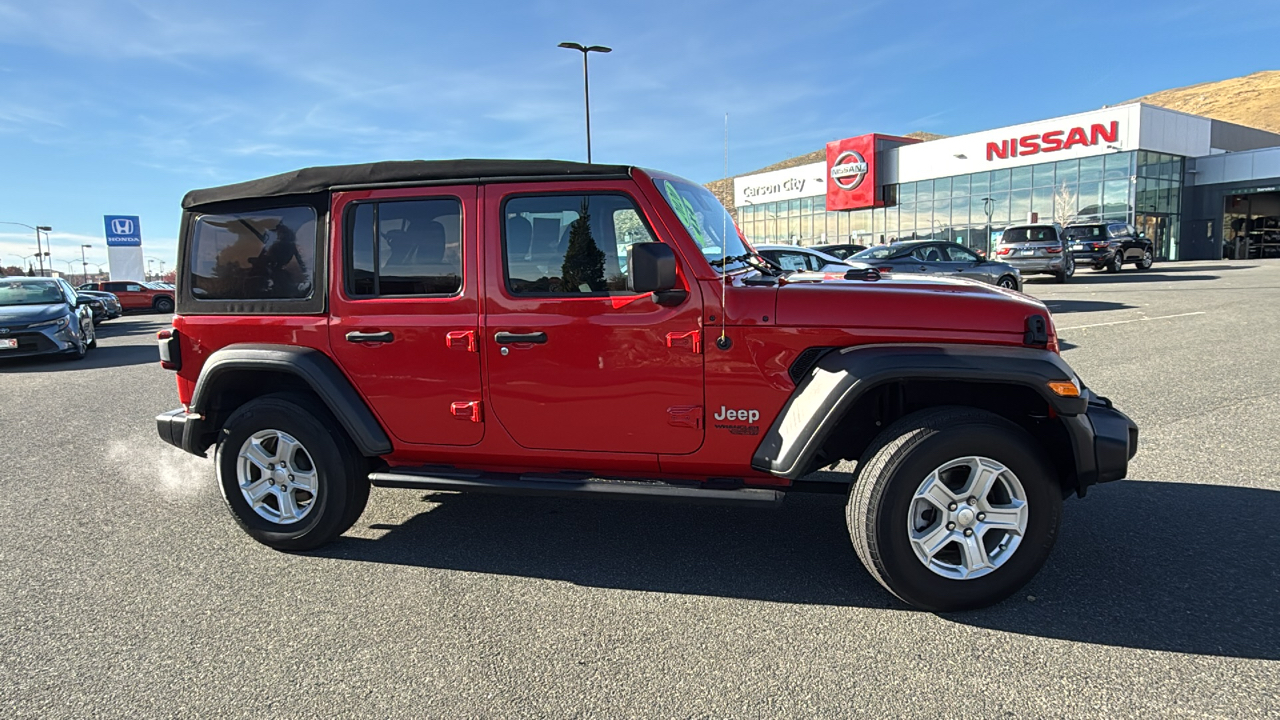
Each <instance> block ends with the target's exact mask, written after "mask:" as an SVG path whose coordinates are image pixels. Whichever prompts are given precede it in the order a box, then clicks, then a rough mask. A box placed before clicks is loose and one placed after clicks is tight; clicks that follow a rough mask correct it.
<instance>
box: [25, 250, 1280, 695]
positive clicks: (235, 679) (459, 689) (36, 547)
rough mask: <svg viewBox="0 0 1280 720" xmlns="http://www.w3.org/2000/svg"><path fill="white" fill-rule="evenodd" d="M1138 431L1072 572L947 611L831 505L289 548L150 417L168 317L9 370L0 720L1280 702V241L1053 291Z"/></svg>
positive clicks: (442, 514)
mask: <svg viewBox="0 0 1280 720" xmlns="http://www.w3.org/2000/svg"><path fill="white" fill-rule="evenodd" d="M1026 290H1027V292H1028V293H1030V294H1032V295H1035V296H1037V297H1040V298H1042V299H1043V300H1045V301H1046V303H1047V304H1048V305H1049V307H1050V308H1051V309H1052V310H1053V311H1054V313H1055V322H1056V324H1057V327H1058V328H1059V332H1060V334H1061V337H1062V339H1063V341H1064V348H1065V351H1064V354H1065V356H1066V358H1067V360H1068V361H1069V362H1070V363H1071V364H1072V365H1073V367H1075V369H1076V370H1077V371H1078V372H1079V373H1080V374H1081V376H1082V377H1083V378H1084V379H1085V381H1086V382H1087V383H1088V384H1089V385H1090V386H1092V387H1093V388H1094V389H1095V390H1097V391H1098V392H1099V393H1101V394H1103V395H1106V396H1109V397H1111V398H1112V399H1113V400H1115V402H1116V403H1117V405H1118V406H1119V407H1120V408H1122V409H1123V410H1125V411H1126V412H1127V413H1129V414H1130V415H1131V416H1132V417H1133V418H1134V419H1135V420H1136V421H1137V422H1138V424H1139V426H1140V427H1141V428H1142V433H1143V434H1142V446H1141V450H1140V452H1139V454H1138V457H1137V458H1136V459H1135V461H1134V462H1133V463H1132V465H1131V466H1130V476H1131V478H1132V479H1131V480H1127V481H1122V482H1117V483H1112V484H1109V485H1104V486H1100V487H1097V488H1095V489H1094V490H1092V491H1091V492H1090V493H1089V496H1088V497H1087V498H1085V499H1083V500H1071V501H1068V502H1067V503H1066V506H1065V508H1064V518H1063V528H1062V532H1061V535H1060V537H1059V539H1058V544H1057V546H1056V548H1055V550H1054V553H1053V555H1052V556H1051V557H1050V559H1049V563H1048V565H1047V566H1046V567H1045V569H1044V570H1043V571H1042V572H1041V573H1040V575H1039V576H1038V577H1037V578H1036V579H1035V580H1034V581H1033V582H1032V583H1031V584H1030V585H1029V586H1028V587H1027V588H1025V590H1024V591H1023V592H1021V593H1019V594H1018V595H1016V596H1015V597H1014V598H1013V599H1011V600H1009V601H1007V602H1005V603H1003V604H1001V605H999V606H997V607H995V608H992V609H989V610H985V611H980V612H973V613H965V614H957V615H935V614H929V613H923V612H917V611H914V610H910V609H908V608H906V607H905V606H904V605H902V604H901V603H898V602H896V601H895V600H893V599H891V598H890V596H888V595H887V594H886V593H885V592H884V591H883V590H882V589H881V588H880V587H879V586H878V585H877V584H876V583H875V582H874V581H873V580H872V579H871V577H870V576H869V575H868V574H867V573H866V572H865V571H864V570H863V569H862V566H861V565H860V564H859V562H858V560H857V558H856V556H855V555H854V552H853V550H852V548H851V547H850V543H849V538H848V535H847V533H846V531H845V528H844V520H843V513H842V507H841V500H840V499H839V498H833V497H794V498H789V499H788V501H787V502H786V503H785V504H784V505H783V507H782V508H781V509H779V510H759V509H743V508H721V507H701V506H698V507H694V506H682V505H666V504H649V503H624V502H617V501H587V500H530V499H527V498H503V497H492V496H490V497H486V496H463V495H448V494H434V495H433V494H428V493H422V492H412V491H402V490H380V489H376V488H375V489H374V490H373V493H372V496H371V499H370V503H369V509H368V510H367V511H366V512H365V514H364V516H363V517H362V518H361V520H360V521H359V523H357V525H356V527H355V528H353V530H352V531H351V532H349V533H348V534H347V535H346V536H345V537H344V538H343V539H342V540H340V541H339V542H337V543H335V544H333V545H331V546H329V547H327V548H324V549H323V550H321V551H319V552H316V553H309V554H303V555H287V554H282V553H277V552H274V551H271V550H269V549H267V548H265V547H262V546H260V545H257V544H256V543H254V542H253V541H251V540H250V539H249V538H248V537H247V536H246V535H244V534H243V533H242V532H241V531H240V530H239V528H238V527H237V526H236V525H235V523H234V522H233V521H232V519H231V517H230V515H229V513H228V512H227V511H226V509H225V508H224V506H223V504H222V500H221V498H220V497H219V494H218V491H217V489H216V487H215V485H214V482H213V475H212V472H213V471H212V464H211V463H210V462H209V461H206V460H200V459H197V458H194V457H190V456H186V455H183V454H182V453H180V452H179V451H177V450H175V449H173V448H170V447H169V446H167V445H164V444H163V443H162V442H161V441H160V440H159V439H158V438H157V437H156V432H155V425H154V422H153V420H152V417H153V416H154V415H155V414H156V413H158V412H161V411H165V410H169V409H171V408H173V407H175V406H176V404H177V401H176V393H175V391H174V387H173V379H172V375H171V374H170V373H168V372H166V371H164V370H162V369H160V367H159V365H158V364H157V363H156V362H155V358H156V351H155V349H154V339H153V338H154V331H155V330H156V329H158V328H159V327H162V326H163V325H164V324H165V322H166V319H165V318H161V317H159V316H154V315H140V316H129V317H126V318H123V319H121V320H117V321H114V322H111V323H108V324H106V325H104V326H103V327H102V328H101V329H100V336H99V337H100V341H99V342H100V347H99V348H98V349H97V350H96V351H94V352H93V353H91V355H90V356H89V358H88V359H87V360H85V361H83V362H80V363H74V362H45V361H42V362H30V361H28V362H13V361H10V362H7V363H4V364H3V365H0V488H2V489H3V492H0V698H2V700H0V715H3V716H5V717H41V718H44V717H62V716H67V717H83V716H90V715H94V716H106V717H122V716H215V715H216V716H223V717H240V716H244V717H321V716H323V717H330V716H382V717H414V716H451V717H452V716H471V717H474V716H664V717H669V716H674V717H694V716H699V717H727V716H734V717H753V716H782V717H812V716H834V715H842V716H843V715H848V716H862V717H885V716H918V717H968V718H984V717H994V716H1012V717H1065V716H1116V715H1126V716H1144V717H1149V716H1184V715H1185V716H1230V717H1254V716H1257V717H1262V716H1268V715H1271V716H1274V715H1276V714H1278V713H1280V602H1278V600H1280V562H1277V555H1278V554H1280V470H1277V467H1278V466H1280V422H1278V421H1277V420H1276V418H1278V417H1280V261H1247V262H1246V261H1222V262H1210V263H1165V264H1158V265H1157V266H1156V267H1155V268H1153V269H1152V270H1151V271H1148V272H1140V271H1136V270H1132V269H1128V268H1126V269H1125V271H1124V272H1122V273H1121V274H1119V275H1110V274H1103V273H1092V272H1089V271H1083V272H1081V273H1080V274H1079V275H1078V276H1077V277H1076V278H1075V280H1074V281H1073V282H1071V283H1069V284H1067V285H1055V284H1052V283H1051V282H1050V281H1049V280H1048V279H1047V278H1046V279H1043V280H1041V279H1034V278H1033V279H1030V280H1029V281H1028V282H1027V286H1026Z"/></svg>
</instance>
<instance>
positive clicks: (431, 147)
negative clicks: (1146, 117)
mask: <svg viewBox="0 0 1280 720" xmlns="http://www.w3.org/2000/svg"><path fill="white" fill-rule="evenodd" d="M1276 37H1280V9H1278V8H1277V5H1276V0H1262V1H1255V0H1238V1H1237V2H1234V3H1231V4H1230V6H1229V7H1228V6H1227V5H1224V4H1222V3H1211V2H1178V1H1177V0H1160V1H1148V0H1138V1H1134V2H1117V1H1116V0H1109V1H1107V2H1092V1H1091V0H1080V1H1078V2H1074V3H1061V2H1054V3H1040V2H1033V1H1029V0H1021V1H1018V0H1015V1H1011V2H963V1H960V0H953V1H951V2H936V3H934V2H915V3H907V2H904V1H903V0H898V1H897V2H863V1H861V0H836V1H834V2H809V1H807V0H790V1H788V2H781V3H780V2H770V3H765V2H750V1H747V0H737V1H735V2H691V1H690V0H684V1H682V2H666V1H665V0H646V2H630V3H617V2H602V1H601V0H595V1H594V2H577V1H576V0H555V1H550V2H545V1H542V0H526V1H524V2H486V1H485V0H473V1H472V2H462V3H447V4H446V3H442V2H438V1H425V2H424V1H422V0H418V1H416V2H394V1H390V0H386V1H383V0H364V2H358V3H357V2H350V1H348V2H333V1H330V0H309V1H308V2H293V1H291V0H271V1H270V2H266V1H264V0H257V1H256V2H242V1H240V0H222V1H219V0H212V1H210V0H205V1H203V2H185V1H184V0H163V1H155V2H153V1H152V0H132V1H130V0H119V1H114V2H110V1H107V0H79V1H75V0H70V1H69V0H22V1H21V2H16V1H14V0H0V190H2V191H0V222H11V223H22V224H26V225H50V226H52V227H53V232H52V236H51V240H52V250H51V252H52V254H53V267H54V268H55V269H57V270H61V271H67V270H70V271H71V272H73V273H79V272H80V265H79V258H80V249H81V248H80V245H82V244H86V243H87V244H90V245H92V247H91V248H89V249H88V250H86V255H87V257H88V259H89V260H90V262H98V263H105V261H106V256H107V253H106V247H105V240H104V232H103V220H102V216H103V215H108V214H121V215H139V216H140V217H141V226H142V234H143V250H144V253H145V254H146V255H147V256H148V257H152V258H154V259H155V260H154V262H160V261H163V262H164V265H165V267H166V268H171V267H172V266H173V262H174V257H175V246H176V240H175V238H176V237H177V234H178V223H179V220H180V216H181V205H180V203H181V200H182V196H183V195H184V194H185V193H186V192H187V191H188V190H190V189H193V188H199V187H209V186H214V185H222V184H226V183H232V182H240V181H243V180H249V179H252V178H256V177H262V176H265V175H271V174H275V173H279V172H285V171H288V170H293V169H297V168H300V167H307V166H313V165H330V164H342V163H357V162H371V161H376V160H389V159H436V158H462V157H497V158H557V159H566V160H584V159H585V156H586V151H585V131H584V122H583V98H582V56H581V54H579V53H577V52H574V51H570V50H565V49H562V48H558V47H556V46H557V44H558V43H560V42H563V41H574V42H580V43H583V44H588V45H593V44H594V45H607V46H610V47H612V48H613V52H612V53H610V54H608V55H601V54H593V55H591V56H590V57H591V66H590V68H591V73H590V78H591V121H592V122H591V130H592V155H593V159H594V160H595V161H596V162H604V163H622V164H636V165H643V166H647V167H654V168H660V169H662V170H667V171H671V172H674V173H677V174H680V175H683V176H685V177H688V178H690V179H693V180H696V181H698V182H708V181H710V180H714V179H717V178H720V177H723V176H724V175H725V169H724V164H725V157H724V137H725V115H726V114H728V137H729V172H728V174H729V175H731V176H732V175H737V174H742V173H745V172H749V171H751V170H755V169H758V168H760V167H763V166H765V165H768V164H771V163H774V162H778V161H780V160H784V159H786V158H789V157H792V156H795V155H799V154H802V153H805V152H810V151H813V150H817V149H820V148H821V147H822V146H823V145H824V144H825V143H826V142H828V141H830V140H835V139H839V138H843V137H851V136H854V135H861V134H863V133H867V132H884V133H897V134H902V133H907V132H912V131H916V130H923V131H928V132H935V133H941V134H945V135H958V134H963V133H967V132H974V131H979V130H986V129H991V128H996V127H1001V126H1004V125H1011V124H1015V123H1020V122H1027V121H1032V120H1039V119H1046V118H1052V117H1057V116H1059V115H1066V114H1069V113H1073V112H1081V111H1085V110H1090V109H1095V108H1098V107H1101V106H1103V105H1107V104H1116V103H1119V102H1123V101H1125V100H1129V99H1132V98H1135V97H1139V96H1142V95H1145V94H1148V93H1151V92H1155V91H1157V90H1163V89H1167V88H1171V87H1179V86H1183V85H1190V84H1194V83H1200V82H1208V81H1213V80H1221V79H1225V78H1229V77H1236V76H1239V75H1245V74H1248V73H1251V72H1256V71H1259V70H1268V69H1276V68H1277V67H1278V66H1280V54H1277V53H1276V52H1275V49H1274V48H1275V38H1276ZM34 252H35V234H34V232H33V231H31V230H28V229H26V228H23V227H21V226H19V225H0V265H9V264H17V263H18V262H19V260H18V258H17V256H18V255H27V256H30V255H32V254H34ZM68 261H70V262H71V263H72V266H71V267H70V268H69V267H68V265H67V264H66V263H67V262H68ZM91 269H92V268H91Z"/></svg>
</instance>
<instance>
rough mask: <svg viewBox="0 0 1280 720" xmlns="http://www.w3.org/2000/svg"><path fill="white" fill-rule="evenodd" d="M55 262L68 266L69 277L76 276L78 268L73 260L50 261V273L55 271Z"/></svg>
mask: <svg viewBox="0 0 1280 720" xmlns="http://www.w3.org/2000/svg"><path fill="white" fill-rule="evenodd" d="M54 262H60V263H62V264H63V265H66V266H67V275H74V274H75V267H76V264H75V263H74V262H72V261H71V260H57V261H54V260H50V261H49V270H50V271H52V270H53V263H54Z"/></svg>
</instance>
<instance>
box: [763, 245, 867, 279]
mask: <svg viewBox="0 0 1280 720" xmlns="http://www.w3.org/2000/svg"><path fill="white" fill-rule="evenodd" d="M755 249H756V252H758V253H760V255H761V256H762V257H763V258H764V259H765V260H768V261H769V262H771V263H773V264H774V265H777V266H778V267H780V268H782V269H783V270H787V271H792V272H810V271H813V272H841V273H842V272H847V271H848V270H849V268H850V267H855V268H866V267H870V265H867V264H866V263H864V262H859V261H856V260H855V261H848V260H841V259H840V258H838V257H835V256H834V255H828V254H826V253H824V252H819V251H817V250H814V249H812V248H807V247H800V246H799V245H756V246H755Z"/></svg>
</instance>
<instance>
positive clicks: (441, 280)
mask: <svg viewBox="0 0 1280 720" xmlns="http://www.w3.org/2000/svg"><path fill="white" fill-rule="evenodd" d="M345 246H346V260H347V291H348V292H349V293H351V294H352V295H353V296H358V297H374V296H381V295H453V294H455V293H457V292H459V291H461V290H462V203H461V202H460V201H459V200H458V199H457V198H432V199H430V200H395V201H387V202H379V203H361V204H359V205H356V206H355V209H354V211H348V212H347V232H346V240H345Z"/></svg>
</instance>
